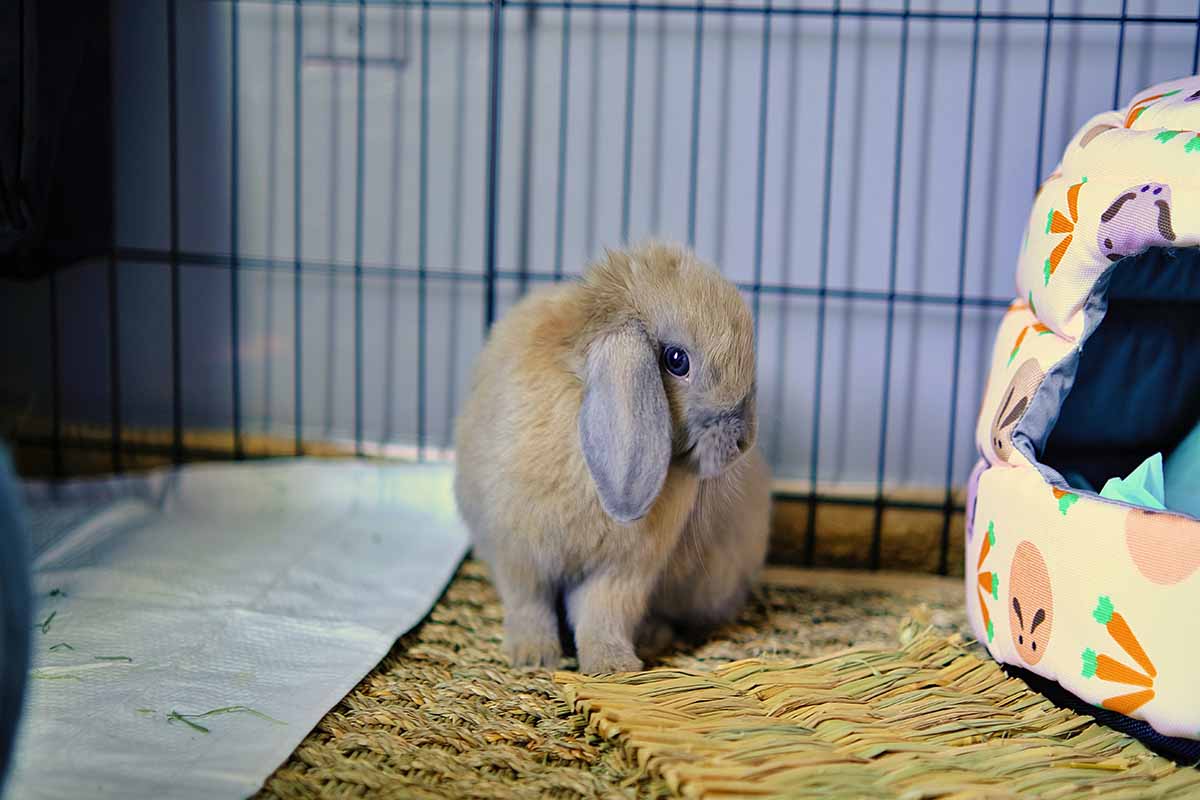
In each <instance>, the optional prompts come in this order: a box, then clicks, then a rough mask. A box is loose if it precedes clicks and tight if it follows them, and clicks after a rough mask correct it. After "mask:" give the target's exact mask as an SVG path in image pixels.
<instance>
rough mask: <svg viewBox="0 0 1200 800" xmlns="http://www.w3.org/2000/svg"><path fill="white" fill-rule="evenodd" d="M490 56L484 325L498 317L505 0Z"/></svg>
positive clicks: (496, 8)
mask: <svg viewBox="0 0 1200 800" xmlns="http://www.w3.org/2000/svg"><path fill="white" fill-rule="evenodd" d="M489 38H490V39H491V44H490V52H489V56H488V62H489V63H488V134H487V136H488V139H487V198H486V201H487V202H486V206H487V211H486V213H487V221H486V224H485V231H484V274H485V281H486V286H485V292H484V307H483V322H484V329H485V330H488V329H490V328H491V327H492V323H493V322H494V321H495V320H496V217H497V213H498V211H499V202H500V199H499V196H498V195H499V191H498V190H499V184H500V90H501V87H500V80H501V78H502V77H503V76H502V74H501V68H502V67H503V63H504V54H503V52H502V47H503V45H504V0H491V29H490V36H489Z"/></svg>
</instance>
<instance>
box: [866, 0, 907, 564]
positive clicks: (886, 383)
mask: <svg viewBox="0 0 1200 800" xmlns="http://www.w3.org/2000/svg"><path fill="white" fill-rule="evenodd" d="M910 7H911V0H904V12H903V13H904V16H903V18H902V20H901V21H900V64H899V68H898V69H899V73H900V74H899V76H898V77H897V82H896V144H895V148H894V149H893V151H892V161H893V162H894V164H895V169H894V172H893V174H892V231H891V236H890V237H889V240H888V248H889V250H888V252H889V262H890V263H889V264H888V299H887V322H886V323H885V325H884V340H883V399H882V400H881V402H880V420H879V461H878V462H877V463H876V465H875V519H874V522H873V524H872V526H871V569H879V566H880V561H881V559H882V555H883V510H884V502H883V477H884V472H885V471H886V469H887V442H888V415H889V407H890V402H891V388H892V344H893V339H894V336H895V331H896V277H897V272H898V265H899V257H898V255H899V250H900V248H899V237H900V187H901V184H900V180H901V177H902V174H901V169H900V164H901V156H902V155H903V153H904V101H905V93H906V91H907V80H908V34H909V16H908V15H909V11H910Z"/></svg>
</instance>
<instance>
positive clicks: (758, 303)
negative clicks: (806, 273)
mask: <svg viewBox="0 0 1200 800" xmlns="http://www.w3.org/2000/svg"><path fill="white" fill-rule="evenodd" d="M770 80H771V0H766V6H765V13H764V14H763V29H762V63H761V65H760V72H759V76H758V169H757V175H756V177H755V180H756V184H755V187H754V192H755V195H754V196H755V201H754V284H753V290H754V294H753V298H752V299H753V303H752V306H753V311H754V341H755V348H756V349H757V346H758V344H757V343H758V329H759V316H760V315H761V314H760V312H761V310H762V273H763V217H764V216H766V214H765V211H766V209H765V208H764V204H765V200H766V192H767V102H768V98H769V96H770V89H771V86H770ZM722 222H723V221H722ZM785 224H786V223H785ZM782 377H783V376H782V374H780V375H779V378H780V379H782Z"/></svg>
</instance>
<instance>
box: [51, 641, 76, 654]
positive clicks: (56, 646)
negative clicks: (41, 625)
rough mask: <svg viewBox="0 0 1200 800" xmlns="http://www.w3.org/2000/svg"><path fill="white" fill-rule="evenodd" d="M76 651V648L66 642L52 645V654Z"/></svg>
mask: <svg viewBox="0 0 1200 800" xmlns="http://www.w3.org/2000/svg"><path fill="white" fill-rule="evenodd" d="M74 649H75V648H74V647H71V645H69V644H67V643H66V642H59V643H58V644H54V645H50V652H51V653H53V652H56V651H58V650H74Z"/></svg>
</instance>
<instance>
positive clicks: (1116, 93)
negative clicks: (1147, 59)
mask: <svg viewBox="0 0 1200 800" xmlns="http://www.w3.org/2000/svg"><path fill="white" fill-rule="evenodd" d="M1128 6H1129V0H1121V21H1120V22H1119V23H1118V28H1117V74H1116V77H1114V78H1113V99H1112V107H1113V108H1120V107H1121V61H1122V59H1123V57H1124V55H1125V13H1126V11H1127V10H1128Z"/></svg>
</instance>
